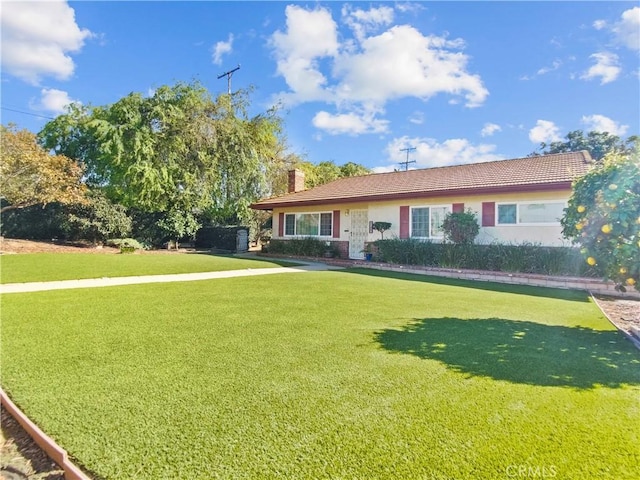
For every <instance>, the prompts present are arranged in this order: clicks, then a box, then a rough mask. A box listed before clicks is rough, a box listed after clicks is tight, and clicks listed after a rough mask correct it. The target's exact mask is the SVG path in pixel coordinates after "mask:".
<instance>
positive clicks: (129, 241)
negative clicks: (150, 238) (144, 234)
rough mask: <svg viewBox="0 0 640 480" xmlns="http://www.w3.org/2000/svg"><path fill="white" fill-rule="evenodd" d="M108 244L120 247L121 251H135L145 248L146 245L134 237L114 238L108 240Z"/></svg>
mask: <svg viewBox="0 0 640 480" xmlns="http://www.w3.org/2000/svg"><path fill="white" fill-rule="evenodd" d="M107 246H110V247H116V248H119V249H120V253H133V252H135V251H136V250H144V249H145V246H144V245H143V244H142V243H140V242H139V241H137V240H136V239H134V238H112V239H111V240H107Z"/></svg>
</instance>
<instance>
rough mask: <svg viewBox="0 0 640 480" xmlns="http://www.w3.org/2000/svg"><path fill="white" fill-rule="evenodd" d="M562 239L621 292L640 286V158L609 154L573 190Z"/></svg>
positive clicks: (563, 225) (564, 221)
mask: <svg viewBox="0 0 640 480" xmlns="http://www.w3.org/2000/svg"><path fill="white" fill-rule="evenodd" d="M562 227H563V233H564V235H565V236H566V237H568V238H570V239H572V240H574V241H575V242H576V243H578V244H580V245H581V246H582V253H583V255H584V257H585V261H586V262H587V263H588V264H589V265H591V266H594V267H595V266H596V265H597V266H599V267H600V269H601V270H602V271H603V272H604V274H605V276H606V278H608V279H611V280H613V281H615V282H616V285H617V288H618V289H620V290H624V289H625V288H626V287H629V286H635V287H636V288H638V287H639V285H638V282H640V154H639V152H638V150H636V151H635V152H634V153H632V154H630V155H621V154H619V153H610V154H608V155H607V156H606V157H605V158H604V160H603V162H602V163H600V164H597V165H596V166H595V167H594V168H593V169H592V170H591V171H590V172H588V173H587V174H586V175H584V176H582V177H581V178H579V179H578V180H577V181H576V182H575V183H574V186H573V193H572V196H571V198H570V199H569V205H568V207H567V209H566V210H565V215H564V217H563V219H562Z"/></svg>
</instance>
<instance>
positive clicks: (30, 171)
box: [0, 125, 86, 213]
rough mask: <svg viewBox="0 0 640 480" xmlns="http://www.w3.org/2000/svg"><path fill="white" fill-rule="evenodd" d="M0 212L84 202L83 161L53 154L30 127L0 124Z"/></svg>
mask: <svg viewBox="0 0 640 480" xmlns="http://www.w3.org/2000/svg"><path fill="white" fill-rule="evenodd" d="M0 138H1V142H2V143H1V148H0V152H1V153H0V198H2V200H3V206H2V209H1V210H0V212H2V213H4V212H6V211H9V210H15V209H22V208H26V207H30V206H34V205H42V206H45V205H47V204H48V203H52V202H59V203H66V204H73V203H83V202H85V191H86V187H85V185H84V183H83V182H82V176H83V167H82V165H81V164H79V163H76V162H74V161H73V160H71V159H69V158H67V157H65V156H64V155H50V154H49V153H48V152H47V151H45V150H44V149H43V148H42V147H40V146H39V145H38V144H37V142H36V136H35V135H34V134H33V133H31V132H29V131H28V130H18V129H17V128H16V127H15V126H14V125H10V126H8V127H5V126H0Z"/></svg>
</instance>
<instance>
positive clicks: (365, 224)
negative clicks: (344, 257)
mask: <svg viewBox="0 0 640 480" xmlns="http://www.w3.org/2000/svg"><path fill="white" fill-rule="evenodd" d="M350 215H351V228H350V230H349V258H353V259H363V258H364V252H363V250H364V244H365V242H366V241H367V237H368V236H369V213H368V211H367V210H351V213H350Z"/></svg>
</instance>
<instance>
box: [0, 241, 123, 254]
mask: <svg viewBox="0 0 640 480" xmlns="http://www.w3.org/2000/svg"><path fill="white" fill-rule="evenodd" d="M0 253H2V254H11V253H119V250H118V249H117V248H112V247H102V246H95V245H93V244H91V243H65V242H34V241H31V240H18V239H13V238H4V237H0Z"/></svg>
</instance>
